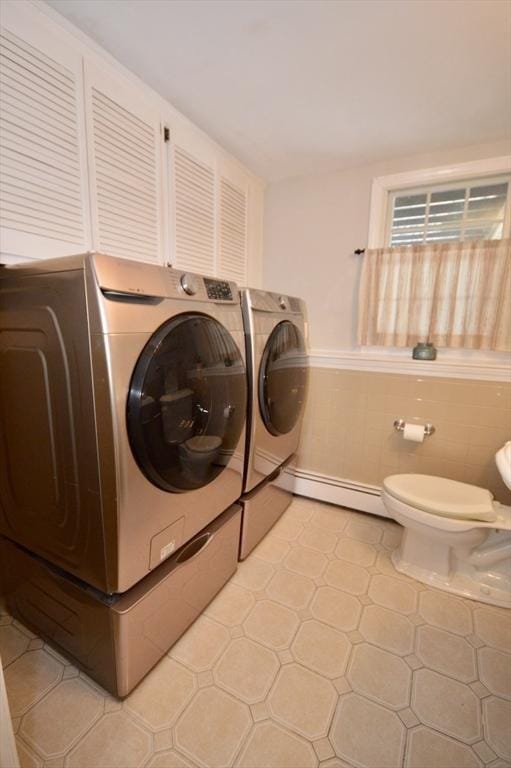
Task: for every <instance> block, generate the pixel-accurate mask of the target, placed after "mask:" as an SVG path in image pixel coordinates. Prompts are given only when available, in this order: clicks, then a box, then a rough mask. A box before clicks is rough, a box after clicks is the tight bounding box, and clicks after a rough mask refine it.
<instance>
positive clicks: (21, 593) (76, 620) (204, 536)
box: [0, 504, 241, 697]
mask: <svg viewBox="0 0 511 768" xmlns="http://www.w3.org/2000/svg"><path fill="white" fill-rule="evenodd" d="M240 524H241V507H240V506H239V505H238V504H234V505H233V506H231V507H230V508H229V509H228V510H227V511H226V512H224V513H223V514H222V515H220V517H218V518H217V519H216V520H214V521H213V522H212V523H211V524H210V525H208V526H207V527H206V528H204V529H203V530H202V531H201V532H200V533H199V534H197V535H196V536H195V537H194V538H193V539H192V540H191V541H189V542H188V543H187V544H186V545H185V546H184V547H182V548H181V549H180V550H178V551H177V552H176V553H175V554H174V555H172V557H170V558H169V559H168V560H166V561H165V562H164V563H162V564H161V565H160V566H158V568H156V569H155V570H154V571H153V572H152V573H150V574H149V575H148V576H146V577H145V578H144V579H142V581H140V582H138V584H136V585H135V586H134V587H132V588H131V589H129V590H128V591H127V592H124V593H123V594H119V595H105V594H103V593H102V592H99V591H98V590H96V589H94V588H93V587H90V586H88V585H86V584H85V583H84V582H82V581H79V580H78V579H76V578H74V577H72V576H69V575H68V574H66V573H65V572H64V571H62V570H61V569H59V568H57V567H56V566H54V565H51V564H49V563H47V562H46V561H45V560H43V559H42V558H40V557H37V556H36V555H33V554H31V553H30V552H28V550H26V549H24V548H22V547H20V546H19V545H17V544H13V543H12V542H11V541H9V540H8V539H5V538H1V537H0V564H1V565H0V578H1V582H0V583H1V590H0V592H2V593H4V594H5V597H6V602H7V608H8V610H9V611H10V612H11V613H12V614H13V615H14V616H15V617H16V618H18V619H20V621H22V622H23V623H24V624H26V625H27V626H29V627H31V628H32V629H34V631H35V632H37V633H38V634H40V635H41V636H42V637H44V638H45V639H47V640H48V642H49V643H50V644H52V645H54V646H55V647H56V648H57V649H59V650H61V651H62V652H63V653H64V654H65V655H66V656H67V657H69V658H70V659H71V661H73V662H74V663H76V665H77V666H79V667H80V668H81V669H83V670H84V671H85V672H86V673H87V674H88V675H89V676H90V677H92V678H93V679H94V680H96V681H97V682H98V683H100V685H102V686H103V687H104V688H106V689H107V690H108V691H110V692H111V693H112V694H114V695H115V696H118V697H124V696H126V695H127V694H128V693H129V692H130V691H131V690H132V689H133V688H134V687H135V686H136V685H137V683H139V682H140V680H141V679H142V678H143V677H144V676H145V675H146V674H147V673H148V672H149V670H150V669H151V668H152V667H153V666H154V665H155V664H156V663H157V662H158V661H159V660H160V659H161V657H162V656H164V654H165V653H166V652H167V651H168V649H169V648H170V647H171V646H172V645H173V644H174V643H175V642H176V640H177V639H178V638H179V637H180V636H181V635H182V634H183V633H184V632H185V630H186V629H187V628H188V627H189V626H190V624H192V622H193V621H195V619H196V618H197V617H198V616H199V614H200V613H201V612H202V611H203V610H204V608H205V607H206V606H207V604H208V603H209V602H210V601H211V600H212V599H213V597H214V596H215V595H216V594H217V592H218V591H219V590H220V589H221V588H222V587H223V585H224V584H225V583H226V581H228V579H229V578H230V577H231V576H232V574H233V573H234V572H235V571H236V568H237V560H238V542H239V536H240Z"/></svg>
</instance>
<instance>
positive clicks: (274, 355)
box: [259, 320, 309, 436]
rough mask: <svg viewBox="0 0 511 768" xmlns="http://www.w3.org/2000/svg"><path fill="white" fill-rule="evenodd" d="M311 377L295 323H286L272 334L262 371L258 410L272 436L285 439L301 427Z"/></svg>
mask: <svg viewBox="0 0 511 768" xmlns="http://www.w3.org/2000/svg"><path fill="white" fill-rule="evenodd" d="M308 373H309V369H308V366H307V352H306V349H305V342H304V339H303V336H302V334H301V332H300V331H299V329H298V328H297V327H296V325H294V323H292V322H290V321H289V320H284V321H283V322H281V323H279V324H278V325H277V326H275V328H274V329H273V331H272V333H271V334H270V337H269V339H268V341H267V342H266V346H265V348H264V352H263V356H262V359H261V365H260V368H259V409H260V412H261V418H262V420H263V422H264V425H265V427H266V429H267V430H268V431H269V432H271V434H272V435H276V436H278V435H286V434H287V433H288V432H291V430H292V429H293V427H294V426H295V425H296V424H297V423H298V420H299V419H300V416H301V414H302V411H303V407H304V405H305V399H306V396H307V383H308Z"/></svg>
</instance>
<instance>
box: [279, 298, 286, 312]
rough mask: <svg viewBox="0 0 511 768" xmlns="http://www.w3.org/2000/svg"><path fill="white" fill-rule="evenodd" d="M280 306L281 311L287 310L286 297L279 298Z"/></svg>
mask: <svg viewBox="0 0 511 768" xmlns="http://www.w3.org/2000/svg"><path fill="white" fill-rule="evenodd" d="M279 306H280V308H281V309H287V299H286V298H285V296H279Z"/></svg>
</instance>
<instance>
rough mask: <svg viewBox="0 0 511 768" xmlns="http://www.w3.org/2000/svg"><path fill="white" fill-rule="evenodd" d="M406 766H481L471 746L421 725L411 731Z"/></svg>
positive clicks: (464, 767)
mask: <svg viewBox="0 0 511 768" xmlns="http://www.w3.org/2000/svg"><path fill="white" fill-rule="evenodd" d="M405 766H406V768H425V766H438V768H440V766H441V768H481V763H480V762H479V760H478V759H477V757H476V756H475V754H474V753H473V752H472V750H471V749H470V747H466V746H465V745H464V744H460V742H459V741H454V740H453V739H451V738H449V737H448V736H442V734H440V733H437V732H436V731H432V730H431V729H430V728H425V727H424V726H420V727H418V728H414V729H413V730H412V731H410V735H409V737H408V747H407V750H406V759H405Z"/></svg>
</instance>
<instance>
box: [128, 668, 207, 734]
mask: <svg viewBox="0 0 511 768" xmlns="http://www.w3.org/2000/svg"><path fill="white" fill-rule="evenodd" d="M195 687H196V685H195V679H194V676H193V674H192V673H191V672H189V671H188V670H187V669H185V668H184V667H182V666H181V664H177V662H175V661H174V660H173V659H169V658H166V657H164V658H163V659H161V661H160V662H159V663H158V664H157V665H156V667H154V669H152V670H151V672H150V673H149V674H148V675H147V676H146V677H145V678H144V679H143V680H142V682H140V683H139V684H138V685H137V687H136V688H135V690H134V691H132V693H130V695H129V696H128V698H127V699H126V700H125V702H124V706H125V707H126V709H129V710H130V711H131V712H133V713H134V714H135V715H136V716H137V717H139V718H140V719H141V720H142V721H143V722H144V723H145V724H146V725H147V726H148V728H150V729H152V730H155V731H158V730H161V729H162V728H169V727H170V726H171V725H172V723H173V722H174V721H175V720H176V719H177V717H178V715H179V714H180V712H182V710H183V709H184V707H185V705H186V704H187V702H188V701H189V700H190V699H191V697H192V696H193V694H194V691H195Z"/></svg>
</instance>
